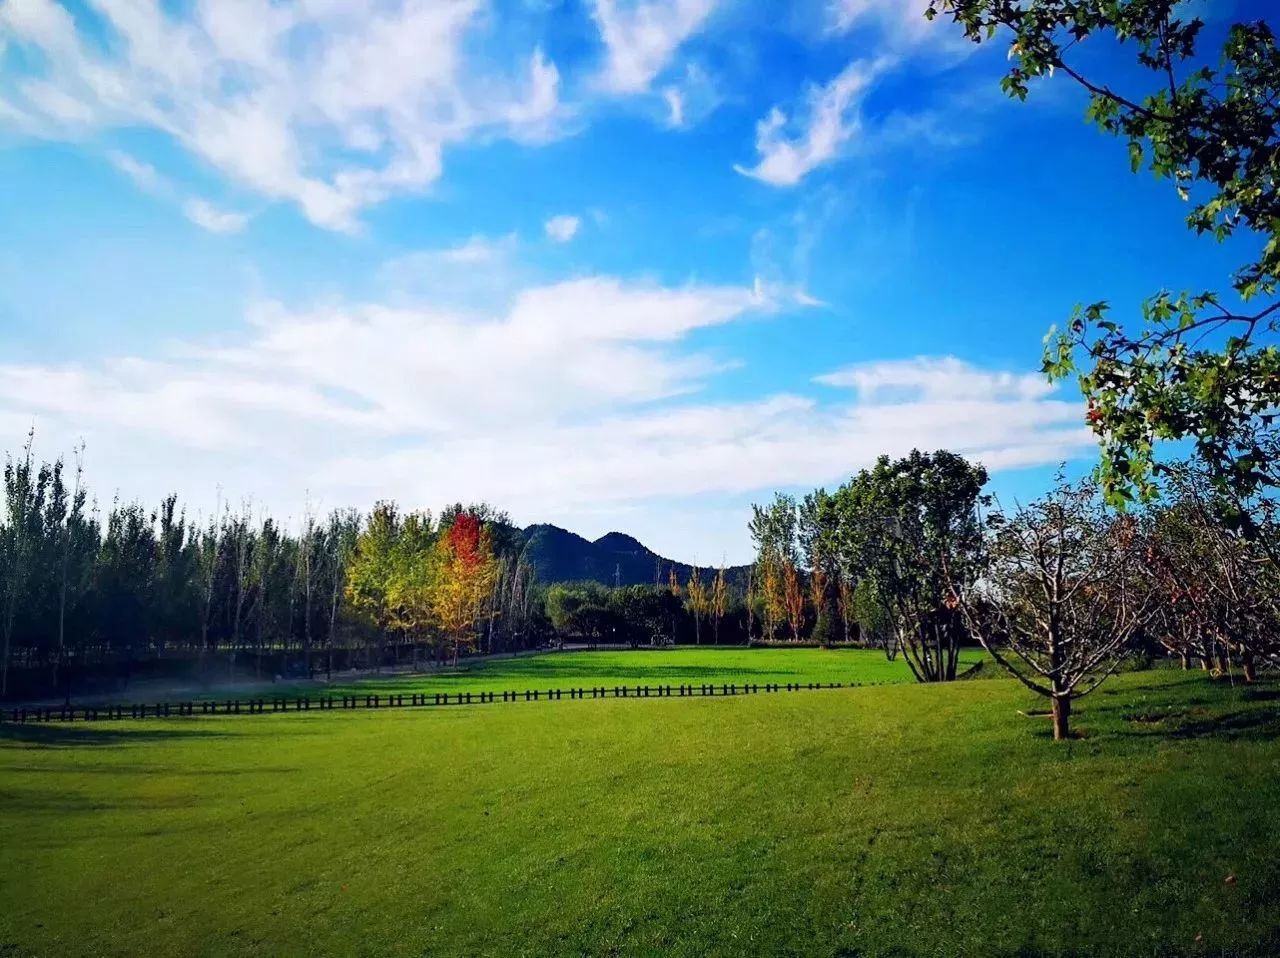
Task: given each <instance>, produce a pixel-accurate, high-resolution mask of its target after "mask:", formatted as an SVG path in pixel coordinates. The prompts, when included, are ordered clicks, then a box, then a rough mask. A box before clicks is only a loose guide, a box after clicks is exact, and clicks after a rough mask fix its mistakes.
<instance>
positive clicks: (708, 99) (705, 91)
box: [661, 63, 721, 129]
mask: <svg viewBox="0 0 1280 958" xmlns="http://www.w3.org/2000/svg"><path fill="white" fill-rule="evenodd" d="M661 94H662V101H663V103H664V104H665V105H666V108H667V118H666V123H667V126H669V127H671V128H672V129H685V128H687V127H690V126H693V125H694V124H695V123H697V122H699V121H700V120H702V119H704V118H706V117H707V116H709V115H710V114H711V113H712V112H713V111H714V110H715V109H716V107H718V106H719V105H720V102H721V96H720V91H719V90H718V89H717V88H716V85H715V83H714V82H713V81H712V79H711V76H710V74H708V73H707V71H706V70H704V69H703V68H702V67H700V66H698V65H697V64H695V63H690V64H689V65H687V66H686V67H685V70H684V75H683V76H682V77H680V79H679V81H678V82H675V83H671V84H669V85H667V86H664V87H663V88H662V90H661Z"/></svg>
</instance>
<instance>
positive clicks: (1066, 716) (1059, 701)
mask: <svg viewBox="0 0 1280 958" xmlns="http://www.w3.org/2000/svg"><path fill="white" fill-rule="evenodd" d="M1052 702H1053V740H1054V741H1055V742H1061V741H1063V740H1064V739H1067V738H1070V737H1071V699H1070V698H1069V697H1068V696H1065V695H1063V696H1054V697H1053V699H1052Z"/></svg>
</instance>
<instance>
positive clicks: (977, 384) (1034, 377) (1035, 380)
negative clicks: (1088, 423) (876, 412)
mask: <svg viewBox="0 0 1280 958" xmlns="http://www.w3.org/2000/svg"><path fill="white" fill-rule="evenodd" d="M814 381H815V382H819V383H822V384H823V385H826V386H839V387H847V388H851V389H854V390H856V391H857V393H858V396H859V397H860V398H861V399H862V400H863V401H867V402H881V401H885V400H886V399H892V398H893V397H902V396H907V397H912V398H918V399H922V400H926V401H929V402H946V401H949V400H957V401H966V400H979V401H992V402H995V401H1002V400H1006V399H1013V400H1036V399H1042V398H1044V397H1045V396H1048V395H1050V394H1052V393H1053V386H1052V385H1050V383H1049V382H1048V381H1047V380H1046V379H1045V377H1044V376H1042V375H1038V374H1036V373H1026V374H1021V375H1016V374H1014V373H1008V372H991V371H988V370H983V369H977V368H975V367H974V366H972V365H970V364H969V363H966V362H964V361H963V360H960V359H957V358H955V357H954V356H944V357H939V358H932V357H916V358H914V359H902V360H885V361H882V362H874V363H863V364H860V365H855V366H848V367H846V368H844V369H839V370H836V371H835V372H831V373H826V374H824V375H822V376H818V377H816V378H815V380H814Z"/></svg>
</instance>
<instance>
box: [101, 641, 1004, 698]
mask: <svg viewBox="0 0 1280 958" xmlns="http://www.w3.org/2000/svg"><path fill="white" fill-rule="evenodd" d="M981 658H982V653H981V652H980V651H978V650H976V649H966V650H964V651H962V652H961V655H960V661H961V668H964V667H966V666H968V665H971V664H973V663H975V662H978V661H980V660H981ZM911 681H913V680H912V677H911V672H910V670H909V669H908V667H907V664H906V663H905V662H904V661H903V660H902V659H901V658H898V659H897V660H896V661H893V662H890V661H888V660H887V659H886V658H885V657H884V653H883V652H877V651H871V650H865V649H748V648H701V649H698V648H692V647H681V648H678V649H667V650H663V651H651V650H646V649H639V650H633V651H621V652H620V651H596V652H553V653H546V654H541V655H530V656H523V657H520V658H514V659H488V660H479V661H475V662H471V663H467V662H465V661H464V662H463V663H462V665H461V666H460V667H459V668H457V669H448V670H446V671H442V672H424V673H421V674H416V675H415V674H409V675H394V676H393V675H370V676H368V677H366V678H360V679H355V680H351V679H346V678H343V679H335V680H334V681H333V682H332V683H329V684H325V683H299V682H293V683H290V682H279V683H276V684H275V685H266V686H263V687H262V688H260V689H254V690H250V691H230V692H228V691H216V690H215V691H213V692H210V693H208V694H206V695H204V696H203V697H204V698H214V699H218V700H222V699H226V698H236V697H237V696H238V697H240V698H242V699H246V698H259V697H262V698H271V697H272V696H273V695H275V696H289V697H291V696H296V695H313V696H314V695H347V694H353V693H358V694H370V695H372V694H381V695H409V694H411V693H415V692H459V691H462V692H480V691H485V692H502V691H505V690H510V689H514V690H516V691H524V690H525V689H568V688H588V687H590V686H593V685H602V686H607V687H610V688H612V687H613V686H615V685H632V686H634V685H681V684H686V685H687V684H694V685H697V684H700V683H703V682H710V683H715V684H724V683H734V684H739V685H741V684H743V683H750V682H754V683H756V684H759V685H764V684H765V683H766V682H776V683H778V684H780V685H785V684H786V683H788V682H801V683H809V682H821V683H824V684H825V683H828V682H840V683H843V684H846V685H848V684H850V683H857V684H860V685H884V684H888V683H894V682H911ZM200 697H202V696H200V695H199V694H194V693H193V694H192V695H189V696H168V698H170V699H175V700H176V699H180V698H181V699H185V698H200ZM116 698H118V699H119V700H121V701H126V702H132V701H138V700H142V701H151V700H152V698H154V696H153V697H152V698H147V697H146V696H145V695H141V696H140V695H139V694H136V693H135V694H134V695H133V696H132V697H131V696H130V695H129V694H128V693H122V694H120V695H118V696H116Z"/></svg>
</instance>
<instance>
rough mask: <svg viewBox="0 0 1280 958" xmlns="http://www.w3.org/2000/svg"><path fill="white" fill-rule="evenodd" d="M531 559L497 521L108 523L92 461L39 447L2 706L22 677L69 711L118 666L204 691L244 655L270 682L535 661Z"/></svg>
mask: <svg viewBox="0 0 1280 958" xmlns="http://www.w3.org/2000/svg"><path fill="white" fill-rule="evenodd" d="M520 547H521V540H520V532H519V530H518V529H516V528H515V527H514V526H513V525H512V524H511V522H510V520H509V518H508V517H507V516H506V514H505V513H502V512H499V511H497V510H495V509H493V508H492V507H490V506H488V505H485V504H480V505H472V506H462V505H454V506H451V507H449V508H447V509H445V510H444V511H443V512H442V513H440V514H439V515H438V516H433V515H432V514H431V513H430V512H425V511H412V512H402V511H401V510H400V509H399V507H398V506H396V504H394V503H391V502H381V503H378V504H377V505H376V506H375V507H374V508H373V510H372V511H371V512H370V513H369V515H367V516H362V515H361V514H359V513H358V512H356V511H355V510H349V509H348V510H334V511H332V512H330V513H329V514H327V515H324V516H317V515H315V514H313V513H312V512H311V511H310V510H308V511H307V512H306V513H305V514H304V515H303V516H302V518H301V520H300V521H299V522H298V523H296V524H294V526H293V527H289V526H287V525H285V524H282V523H281V522H280V521H279V520H277V519H275V518H273V517H271V516H266V515H263V514H260V513H255V511H254V510H253V509H252V507H251V506H250V505H249V504H247V503H246V504H243V505H241V506H239V507H234V508H233V507H232V506H230V505H225V504H224V505H220V506H219V507H218V509H217V510H216V511H215V512H214V513H213V514H212V515H209V516H207V517H205V518H203V519H200V518H198V517H193V516H191V515H189V514H188V513H187V512H186V511H184V509H183V508H182V507H181V505H180V504H179V502H178V499H177V497H176V496H168V497H166V498H165V499H164V500H163V501H162V502H161V503H160V504H159V505H158V506H157V507H155V508H152V509H149V508H146V507H144V506H143V505H141V504H139V503H136V502H123V501H119V500H116V501H113V502H112V503H111V504H110V505H109V506H108V507H107V508H106V509H105V510H103V509H100V508H99V507H98V506H97V505H96V504H95V503H94V502H93V500H92V499H91V498H90V494H89V490H88V488H87V486H86V484H85V481H84V468H83V449H79V450H77V451H76V455H75V456H74V459H73V461H72V463H71V464H70V465H68V464H67V462H66V461H65V460H63V459H58V460H55V461H53V462H38V461H37V460H36V458H35V456H34V453H33V437H32V436H28V439H27V442H26V444H25V446H24V447H23V449H22V450H21V452H20V454H19V455H17V456H9V457H8V458H7V461H6V465H5V470H4V510H3V515H0V642H2V643H3V648H2V651H0V655H2V662H0V695H5V694H8V693H10V692H11V691H12V690H11V689H10V680H11V676H12V675H13V674H14V673H15V670H21V671H22V672H23V674H24V675H25V676H26V677H27V679H28V681H27V686H26V689H27V691H31V690H33V689H35V690H40V691H49V690H51V689H53V688H59V689H63V690H65V691H66V692H67V694H70V686H71V681H72V675H73V673H75V672H76V671H77V670H79V671H80V672H81V673H83V672H84V671H85V670H93V669H95V668H96V669H102V668H104V667H106V666H119V667H120V668H121V669H122V670H123V674H124V677H125V679H126V680H127V677H128V675H129V671H130V669H131V667H132V666H133V665H136V664H140V663H143V662H145V661H148V660H154V659H163V658H165V657H166V656H168V657H175V656H177V657H182V656H185V657H187V658H195V659H196V660H197V663H198V671H199V672H200V673H201V674H204V672H205V671H206V669H205V668H204V666H205V665H206V664H207V663H206V660H207V659H208V657H209V656H210V655H211V654H213V653H231V654H232V655H234V654H235V653H245V654H246V658H249V659H252V661H253V663H254V667H255V669H257V670H258V671H261V670H262V668H263V666H264V664H265V666H266V667H267V668H268V669H271V670H275V671H279V670H281V669H283V668H287V667H288V666H287V665H286V663H293V667H294V668H295V669H300V670H301V671H303V672H305V673H306V674H307V675H310V674H312V673H313V672H314V671H315V670H316V669H318V668H324V669H325V670H332V669H333V668H334V666H335V662H337V663H339V664H342V665H345V666H353V665H359V664H363V665H364V666H366V667H372V666H378V665H381V664H383V663H384V662H399V661H402V660H403V659H406V658H409V657H412V659H413V660H414V661H416V660H417V659H418V658H419V656H422V655H428V656H435V657H436V658H441V659H443V658H445V657H452V658H453V659H455V660H456V658H457V657H458V655H459V654H461V653H462V652H464V651H469V650H472V649H479V650H482V651H485V652H494V651H503V650H511V649H519V648H526V647H528V646H530V645H535V644H537V643H538V642H540V641H543V640H545V637H546V635H547V631H548V627H547V625H546V621H545V617H544V616H543V615H542V612H541V603H540V599H539V597H538V595H537V587H536V583H535V576H534V573H533V570H532V569H531V568H530V567H529V565H528V563H526V562H525V561H524V560H523V558H522V556H521V553H520ZM233 662H234V660H233ZM33 676H34V677H35V678H34V679H33V678H32V677H33Z"/></svg>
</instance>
